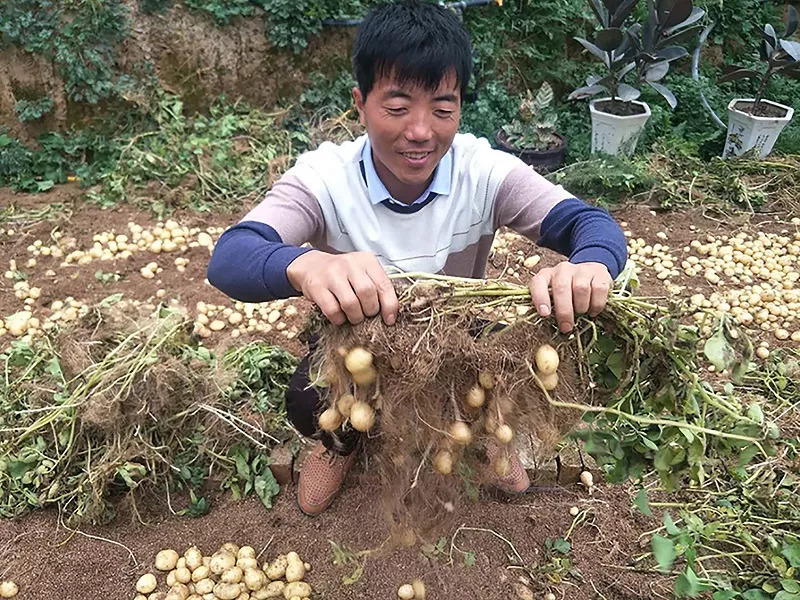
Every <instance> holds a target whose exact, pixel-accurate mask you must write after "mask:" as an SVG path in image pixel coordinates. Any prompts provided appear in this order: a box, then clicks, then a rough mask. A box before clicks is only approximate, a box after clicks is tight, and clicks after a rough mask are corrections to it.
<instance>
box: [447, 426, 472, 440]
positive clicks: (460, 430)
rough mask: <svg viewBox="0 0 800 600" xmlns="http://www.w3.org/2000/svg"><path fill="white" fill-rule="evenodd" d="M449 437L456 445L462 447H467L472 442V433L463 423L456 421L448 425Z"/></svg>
mask: <svg viewBox="0 0 800 600" xmlns="http://www.w3.org/2000/svg"><path fill="white" fill-rule="evenodd" d="M450 435H451V436H452V437H453V440H454V441H455V442H456V443H457V444H462V445H464V446H467V445H469V443H470V442H471V441H472V431H470V428H469V425H467V424H466V423H464V422H463V421H456V422H455V423H453V424H452V425H450Z"/></svg>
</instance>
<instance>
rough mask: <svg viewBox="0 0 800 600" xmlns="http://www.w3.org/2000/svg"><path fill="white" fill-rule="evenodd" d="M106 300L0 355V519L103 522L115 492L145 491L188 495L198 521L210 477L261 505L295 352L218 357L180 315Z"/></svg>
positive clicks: (272, 490)
mask: <svg viewBox="0 0 800 600" xmlns="http://www.w3.org/2000/svg"><path fill="white" fill-rule="evenodd" d="M115 300H118V298H117V299H111V301H110V302H103V303H101V304H100V305H98V306H97V307H95V308H94V309H92V310H90V311H89V312H88V314H86V315H84V316H83V317H82V318H81V319H80V320H79V321H78V322H77V324H75V325H74V326H71V327H65V328H64V329H62V330H60V331H55V330H54V331H51V332H50V333H49V334H48V335H46V336H45V337H43V338H42V339H40V340H36V341H34V342H32V343H31V344H26V343H23V342H14V343H13V344H12V346H11V347H10V349H9V350H7V351H5V352H4V353H2V354H0V368H2V370H3V373H2V380H0V498H2V501H0V515H2V516H13V515H18V514H21V513H23V512H25V511H27V510H29V509H31V508H37V507H43V506H48V505H52V506H56V507H58V509H59V510H60V511H61V512H62V514H64V515H65V518H66V519H67V520H68V521H73V522H78V521H81V520H91V521H95V522H97V521H104V520H106V519H107V518H108V517H109V516H111V515H112V514H113V511H112V510H110V509H111V508H112V505H111V503H110V502H109V498H110V496H111V495H112V494H114V493H115V492H116V493H120V492H128V491H131V490H134V489H137V488H139V487H140V486H147V485H156V486H159V487H158V489H160V490H161V491H162V492H163V491H167V492H169V490H170V489H171V490H173V491H175V490H177V489H184V490H187V489H188V490H189V492H190V497H191V501H190V503H189V505H188V506H187V508H186V509H184V512H185V513H188V514H197V513H202V512H204V511H205V510H207V509H208V502H207V500H205V498H203V497H202V495H201V493H202V491H203V484H204V482H205V481H206V479H207V478H208V477H209V476H211V475H212V474H213V475H214V476H215V477H216V478H217V479H218V480H220V481H221V483H222V485H223V487H225V488H228V489H230V490H231V491H232V492H233V493H234V495H244V494H247V493H250V492H255V493H257V494H258V495H259V496H260V497H261V499H262V501H264V502H265V504H268V505H269V503H270V502H271V500H272V497H273V496H274V495H275V494H276V493H277V491H278V485H277V483H276V482H275V480H274V478H273V477H272V473H271V471H270V470H269V457H268V449H269V447H270V446H271V445H272V444H273V443H277V442H278V441H281V440H280V439H279V438H285V437H286V435H287V433H288V430H287V429H285V428H284V429H282V428H281V424H282V423H281V422H282V420H283V419H284V413H283V408H282V406H283V391H284V388H285V386H286V384H287V383H288V378H289V376H290V375H291V373H292V371H293V368H294V362H295V361H294V359H293V357H291V355H289V354H287V353H285V352H284V351H282V350H280V349H277V348H273V347H268V346H266V345H264V344H258V343H255V344H251V345H248V346H244V347H242V348H237V349H232V350H231V351H229V352H223V353H222V354H221V355H220V356H219V357H216V356H214V355H213V354H212V353H211V352H209V351H208V349H206V348H204V347H203V346H202V345H200V344H199V343H198V340H197V338H195V337H193V336H192V321H191V319H190V318H188V317H187V316H185V315H184V314H182V313H181V312H179V311H177V310H173V309H168V308H165V307H153V306H150V307H147V308H143V307H134V306H132V305H130V304H128V303H127V302H126V301H125V300H122V301H119V302H115ZM267 371H269V372H267ZM129 497H130V499H131V501H134V496H133V495H130V496H129ZM134 508H135V505H134Z"/></svg>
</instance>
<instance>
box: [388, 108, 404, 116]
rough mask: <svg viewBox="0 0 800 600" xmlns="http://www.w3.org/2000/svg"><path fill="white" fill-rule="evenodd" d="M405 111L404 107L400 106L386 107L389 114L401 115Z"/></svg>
mask: <svg viewBox="0 0 800 600" xmlns="http://www.w3.org/2000/svg"><path fill="white" fill-rule="evenodd" d="M405 111H406V109H405V108H403V107H400V108H395V107H391V106H387V107H386V112H388V113H389V114H390V115H402V114H403V113H404V112H405Z"/></svg>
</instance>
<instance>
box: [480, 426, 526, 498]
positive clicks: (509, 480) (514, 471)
mask: <svg viewBox="0 0 800 600" xmlns="http://www.w3.org/2000/svg"><path fill="white" fill-rule="evenodd" d="M486 456H487V458H488V459H489V468H490V469H491V471H490V473H491V477H492V479H491V480H490V483H491V484H492V485H493V486H495V487H496V488H498V489H500V490H502V491H504V492H506V493H508V494H521V493H522V492H524V491H525V490H527V489H528V488H529V487H530V485H531V480H530V479H529V478H528V474H527V473H526V472H525V469H523V468H522V463H521V462H520V461H519V455H518V454H517V452H516V450H514V449H513V447H512V446H511V445H510V444H506V445H501V444H500V443H498V442H497V441H496V440H494V439H490V440H489V441H488V442H486ZM502 457H508V461H509V470H508V473H507V474H505V475H503V476H500V475H497V474H496V473H495V471H494V467H495V464H496V462H497V461H498V460H499V459H500V458H502Z"/></svg>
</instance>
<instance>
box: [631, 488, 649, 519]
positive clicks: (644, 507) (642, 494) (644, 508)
mask: <svg viewBox="0 0 800 600" xmlns="http://www.w3.org/2000/svg"><path fill="white" fill-rule="evenodd" d="M633 503H634V504H635V505H636V508H638V509H639V510H640V511H641V512H642V514H645V515H647V516H648V517H652V516H653V511H651V510H650V503H649V502H648V501H647V490H646V489H644V488H642V489H640V490H639V491H638V493H637V494H636V498H634V500H633Z"/></svg>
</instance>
